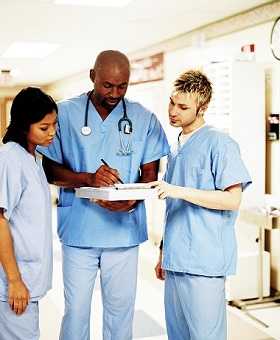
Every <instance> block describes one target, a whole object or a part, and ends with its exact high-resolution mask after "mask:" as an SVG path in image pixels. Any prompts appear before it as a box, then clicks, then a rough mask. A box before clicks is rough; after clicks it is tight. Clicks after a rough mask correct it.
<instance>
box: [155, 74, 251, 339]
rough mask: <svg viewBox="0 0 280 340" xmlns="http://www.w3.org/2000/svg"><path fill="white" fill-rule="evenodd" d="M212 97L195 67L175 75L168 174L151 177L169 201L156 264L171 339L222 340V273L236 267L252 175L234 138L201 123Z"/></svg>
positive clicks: (207, 83) (224, 304) (203, 76)
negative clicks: (237, 225)
mask: <svg viewBox="0 0 280 340" xmlns="http://www.w3.org/2000/svg"><path fill="white" fill-rule="evenodd" d="M211 95H212V86H211V83H210V82H209V80H208V79H207V77H206V76H205V75H204V74H203V73H201V72H199V71H194V70H190V71H187V72H185V73H183V74H182V75H181V76H180V77H179V78H178V79H177V80H176V81H175V83H174V90H173V92H172V94H171V97H170V103H169V119H170V124H171V125H172V126H174V127H180V128H181V132H180V134H179V136H178V142H177V144H176V145H175V146H174V148H173V149H172V150H171V153H170V155H169V158H168V164H167V171H166V175H165V180H164V181H160V182H159V181H158V182H154V183H151V185H152V186H155V187H157V188H158V193H159V198H161V199H165V198H166V199H167V200H166V210H167V211H166V224H165V233H164V240H163V250H161V252H160V258H159V262H158V264H157V266H156V268H155V270H156V275H157V277H158V278H159V279H165V313H166V324H167V332H168V338H169V339H171V340H226V300H225V287H224V285H225V277H226V276H227V275H232V274H234V273H235V267H236V240H235V233H234V222H235V220H236V216H237V210H238V208H239V205H240V201H241V193H242V191H243V190H244V189H245V188H246V187H247V186H248V185H249V184H250V183H251V179H250V176H249V174H248V172H247V170H246V168H245V166H244V164H243V162H242V160H241V157H240V152H239V147H238V145H237V143H236V142H235V141H234V140H233V139H232V138H231V137H229V136H228V135H227V134H225V133H223V132H220V131H218V130H216V129H215V128H213V127H211V126H209V125H206V124H205V121H204V118H203V115H204V112H205V111H206V109H207V107H208V104H209V102H210V99H211ZM218 95H219V94H218Z"/></svg>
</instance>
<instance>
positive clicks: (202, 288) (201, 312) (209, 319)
mask: <svg viewBox="0 0 280 340" xmlns="http://www.w3.org/2000/svg"><path fill="white" fill-rule="evenodd" d="M164 304H165V319H166V326H167V334H168V339H170V340H226V338H227V336H226V328H227V322H226V300H225V279H224V277H207V276H199V275H190V274H186V273H178V272H171V271H166V275H165V297H164Z"/></svg>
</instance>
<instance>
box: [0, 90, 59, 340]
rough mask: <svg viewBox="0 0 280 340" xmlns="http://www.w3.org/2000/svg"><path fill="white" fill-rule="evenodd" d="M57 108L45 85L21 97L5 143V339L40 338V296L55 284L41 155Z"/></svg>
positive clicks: (1, 227)
mask: <svg viewBox="0 0 280 340" xmlns="http://www.w3.org/2000/svg"><path fill="white" fill-rule="evenodd" d="M56 120H57V106H56V104H55V102H54V101H53V99H52V98H51V97H50V96H48V95H46V94H45V93H44V92H42V91H41V90H40V89H39V88H34V87H28V88H26V89H23V90H21V91H20V92H19V93H18V94H17V96H16V97H15V99H14V101H13V103H12V107H11V122H10V125H9V127H8V129H7V132H6V134H5V136H4V138H3V143H4V144H5V145H3V146H1V147H0V178H1V181H0V340H15V339H17V340H27V339H28V340H38V339H39V315H38V313H39V312H38V300H39V299H40V298H41V297H43V296H44V295H45V294H46V292H47V291H48V290H49V289H50V288H51V278H52V229H51V200H50V192H49V187H48V183H47V180H46V177H45V174H44V171H43V168H42V166H41V163H40V159H38V158H37V155H36V152H35V150H36V147H37V145H42V146H48V145H49V144H50V143H51V142H52V139H53V137H54V135H55V131H56Z"/></svg>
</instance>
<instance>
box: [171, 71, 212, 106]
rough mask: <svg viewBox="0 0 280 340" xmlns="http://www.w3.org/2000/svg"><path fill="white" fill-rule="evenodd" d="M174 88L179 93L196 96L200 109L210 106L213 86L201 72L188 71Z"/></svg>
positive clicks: (176, 81) (180, 77) (177, 80)
mask: <svg viewBox="0 0 280 340" xmlns="http://www.w3.org/2000/svg"><path fill="white" fill-rule="evenodd" d="M174 88H175V91H176V92H179V93H190V94H194V95H196V100H197V104H198V106H199V107H203V106H208V104H209V102H210V100H211V96H212V84H211V82H210V81H209V79H208V78H207V77H206V76H205V75H204V74H203V73H202V72H201V71H199V70H188V71H186V72H184V73H182V74H181V75H180V76H179V77H178V78H177V79H176V80H175V82H174Z"/></svg>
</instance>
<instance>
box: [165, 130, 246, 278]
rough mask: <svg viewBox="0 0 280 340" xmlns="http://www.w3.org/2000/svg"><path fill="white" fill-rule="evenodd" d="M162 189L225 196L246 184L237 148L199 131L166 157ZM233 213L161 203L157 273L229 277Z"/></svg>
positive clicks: (215, 133) (214, 134)
mask: <svg viewBox="0 0 280 340" xmlns="http://www.w3.org/2000/svg"><path fill="white" fill-rule="evenodd" d="M165 180H166V181H167V182H168V183H171V184H174V185H178V186H183V187H190V188H195V189H201V190H225V189H226V188H228V187H230V186H232V185H234V184H238V183H240V184H241V185H242V189H243V190H244V189H245V188H246V187H247V186H248V185H249V184H250V183H251V178H250V176H249V174H248V171H247V169H246V167H245V165H244V163H243V161H242V159H241V156H240V151H239V146H238V144H237V143H236V142H235V141H234V140H233V139H232V138H231V137H230V136H229V135H227V134H225V133H223V132H220V131H218V130H217V129H215V128H213V127H211V126H208V125H205V126H204V127H202V128H201V129H199V130H198V131H197V132H195V133H194V134H193V135H191V137H190V138H189V139H188V140H187V141H186V143H185V144H183V146H182V147H177V146H175V147H174V148H172V150H171V152H170V155H169V156H168V167H167V171H166V174H165ZM236 217H237V212H236V211H229V210H227V211H225V210H215V209H207V208H203V207H200V206H198V205H195V204H192V203H189V202H187V201H184V200H180V199H167V210H166V223H165V235H164V249H163V254H164V255H163V268H164V269H166V270H170V271H175V272H184V273H190V274H194V275H205V276H226V275H230V274H234V273H235V269H236V257H237V249H236V238H235V231H234V223H235V220H236Z"/></svg>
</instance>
